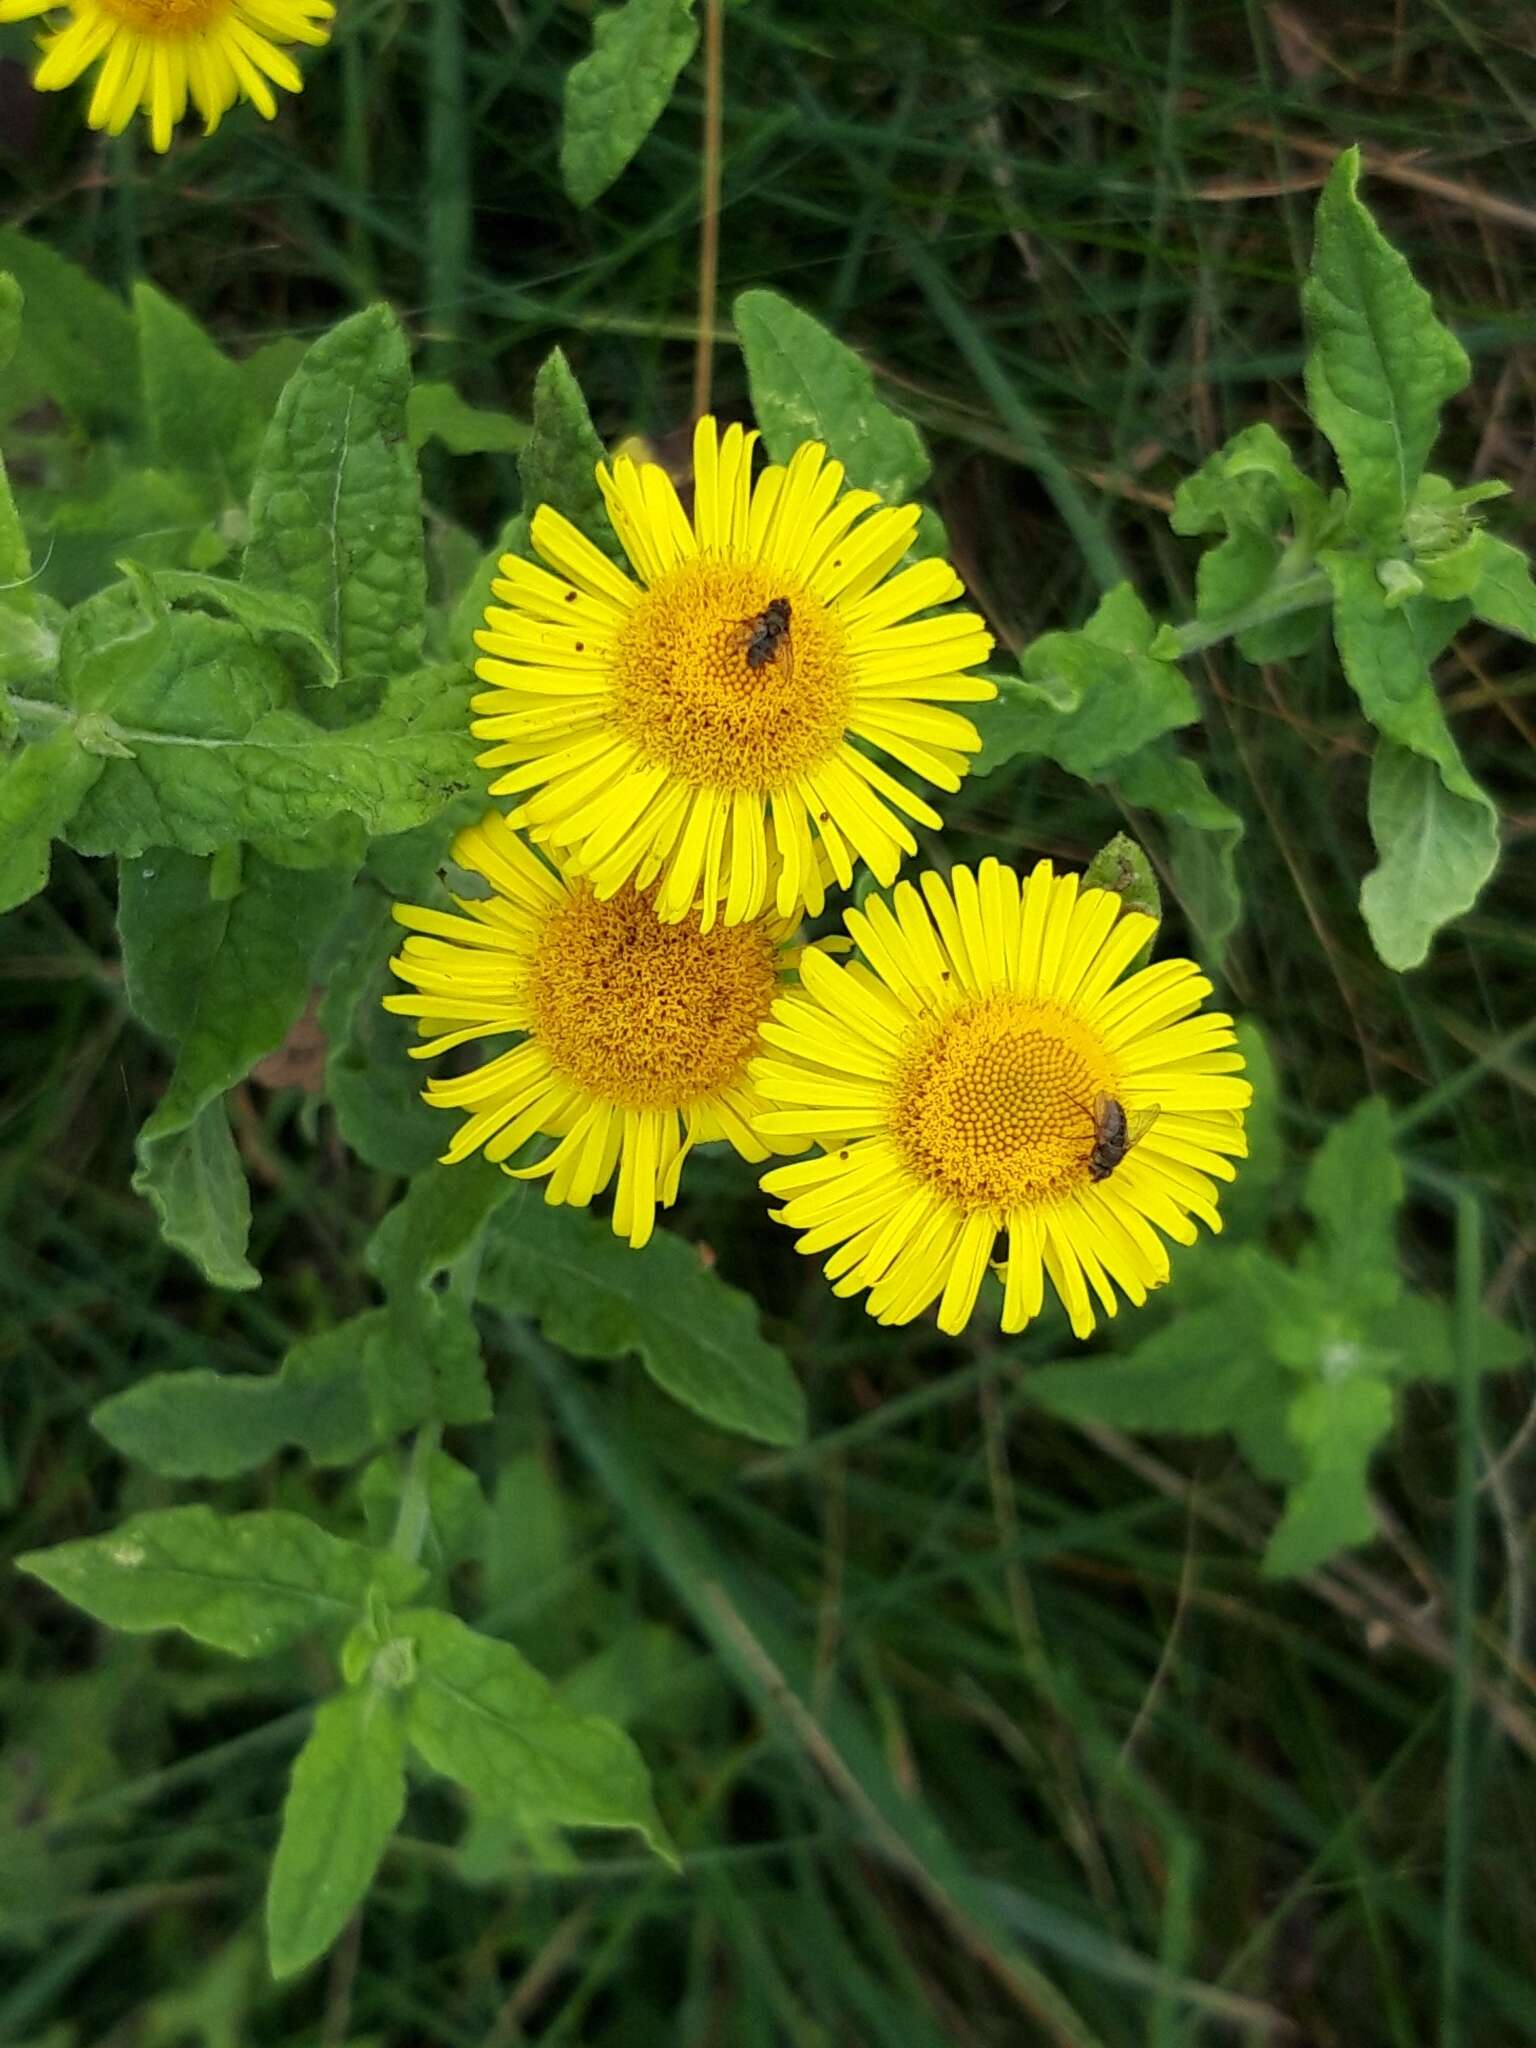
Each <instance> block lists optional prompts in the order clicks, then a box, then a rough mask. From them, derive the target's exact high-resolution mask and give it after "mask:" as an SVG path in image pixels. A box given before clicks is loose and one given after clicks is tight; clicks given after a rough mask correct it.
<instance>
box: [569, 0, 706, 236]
mask: <svg viewBox="0 0 1536 2048" xmlns="http://www.w3.org/2000/svg"><path fill="white" fill-rule="evenodd" d="M698 40H699V30H698V24H697V23H696V22H695V20H694V18H693V0H624V5H623V6H622V7H616V8H611V9H609V10H608V11H607V12H605V13H603V14H599V15H598V16H597V18H596V19H595V21H594V22H593V24H592V52H591V55H590V56H587V57H583V58H582V60H581V62H580V63H579V64H573V65H572V66H571V69H570V70H569V72H568V73H567V74H566V80H565V120H564V125H563V127H562V130H561V134H560V175H561V176H562V178H563V179H564V180H565V189H566V191H567V192H568V193H569V194H570V195H571V198H572V199H573V200H574V201H575V202H576V204H577V205H578V206H590V205H591V204H592V202H593V200H594V199H597V198H598V197H599V196H600V195H601V194H602V193H604V192H606V191H607V189H608V187H609V186H610V185H611V184H612V183H613V181H614V179H615V178H616V177H618V175H619V173H620V172H621V171H622V170H623V169H624V167H625V165H626V164H627V163H629V161H630V159H631V158H632V157H633V156H634V155H635V152H636V151H637V150H638V149H639V147H640V145H641V143H642V142H644V140H645V138H646V137H647V135H649V134H650V132H651V130H652V129H653V128H654V127H655V125H656V123H657V122H658V121H659V120H660V118H661V115H662V112H663V110H664V109H665V107H666V104H667V101H668V100H669V99H670V98H671V97H672V88H673V86H674V85H675V84H676V83H677V76H678V73H679V72H680V71H681V70H682V68H683V66H684V65H685V64H686V63H687V62H688V59H689V58H690V57H691V56H692V55H693V52H694V47H695V45H696V44H697V42H698Z"/></svg>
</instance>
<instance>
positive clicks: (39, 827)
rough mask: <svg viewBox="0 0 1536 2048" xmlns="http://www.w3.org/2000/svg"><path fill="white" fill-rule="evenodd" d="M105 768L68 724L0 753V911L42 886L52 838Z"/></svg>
mask: <svg viewBox="0 0 1536 2048" xmlns="http://www.w3.org/2000/svg"><path fill="white" fill-rule="evenodd" d="M105 766H106V762H105V761H104V760H103V759H102V757H101V755H99V754H88V753H86V752H85V750H84V749H83V748H82V747H81V745H80V743H79V741H78V740H77V739H76V737H75V735H74V732H73V731H72V730H71V729H70V728H68V727H64V728H62V729H61V730H60V731H58V732H55V733H54V734H52V735H51V736H50V737H49V738H48V739H45V740H40V741H38V742H37V743H36V744H35V745H33V746H28V747H20V748H18V749H17V751H16V752H15V753H13V754H11V755H9V756H4V755H0V912H4V911H7V910H14V909H15V908H16V906H17V904H18V903H25V902H26V901H27V899H28V897H30V896H35V895H36V894H37V892H38V890H39V889H41V888H42V886H43V884H44V883H45V882H46V881H47V879H48V867H49V862H50V860H51V858H52V848H53V842H54V840H55V839H57V838H59V837H60V836H61V835H62V834H63V833H64V831H65V829H66V828H67V826H68V824H69V821H70V819H71V818H72V817H73V816H74V814H75V811H76V810H77V808H78V807H79V805H80V804H81V803H82V802H83V801H84V799H85V796H86V794H87V793H88V791H89V790H90V787H91V785H92V783H94V782H95V780H96V778H97V776H98V775H100V774H101V772H102V770H103V768H105Z"/></svg>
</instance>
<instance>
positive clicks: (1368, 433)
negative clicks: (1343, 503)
mask: <svg viewBox="0 0 1536 2048" xmlns="http://www.w3.org/2000/svg"><path fill="white" fill-rule="evenodd" d="M1359 175H1360V152H1359V150H1358V149H1346V150H1345V151H1344V152H1343V154H1342V155H1341V156H1340V157H1339V159H1338V161H1337V163H1335V165H1334V167H1333V170H1332V172H1331V174H1330V176H1329V179H1328V183H1327V184H1326V185H1325V186H1324V188H1323V192H1322V196H1321V197H1320V198H1319V200H1318V204H1317V221H1316V238H1315V240H1314V243H1313V249H1312V268H1311V272H1310V274H1309V276H1308V278H1307V281H1306V283H1305V285H1304V286H1303V287H1302V308H1303V311H1304V313H1305V316H1306V324H1307V339H1308V355H1307V367H1306V377H1307V397H1308V399H1309V401H1310V405H1311V411H1312V416H1313V418H1314V419H1315V420H1316V421H1317V423H1318V425H1319V426H1320V427H1321V428H1322V430H1323V432H1324V433H1325V434H1326V435H1327V436H1328V439H1329V440H1330V441H1331V442H1332V443H1333V450H1334V453H1335V455H1336V456H1337V457H1338V461H1339V468H1340V470H1341V471H1342V472H1343V476H1344V481H1345V483H1346V484H1347V485H1348V486H1349V494H1350V504H1349V521H1350V525H1351V527H1352V528H1353V529H1354V531H1355V532H1357V533H1359V534H1361V535H1363V536H1365V537H1366V538H1367V539H1368V540H1371V541H1373V542H1376V543H1378V544H1379V545H1381V546H1382V547H1384V548H1385V547H1390V545H1391V543H1392V540H1393V538H1394V537H1395V536H1396V535H1397V534H1398V533H1399V532H1400V530H1401V528H1402V523H1403V515H1404V513H1405V512H1406V511H1407V509H1408V505H1409V502H1410V500H1411V499H1412V497H1413V492H1414V486H1415V485H1416V484H1417V483H1418V480H1419V476H1420V474H1421V472H1422V471H1423V468H1424V464H1425V461H1426V459H1427V458H1428V455H1429V451H1430V448H1431V446H1432V445H1433V443H1434V439H1435V435H1436V433H1437V431H1438V429H1439V423H1440V408H1441V406H1442V405H1443V404H1444V402H1445V400H1446V399H1448V398H1449V397H1451V396H1452V394H1453V393H1455V392H1457V391H1460V390H1461V388H1462V387H1463V385H1464V384H1466V382H1467V380H1468V378H1469V377H1470V376H1471V374H1472V372H1471V365H1470V364H1469V363H1468V361H1467V355H1466V351H1465V350H1464V349H1463V348H1462V346H1461V343H1460V342H1459V341H1458V340H1457V339H1456V337H1455V335H1454V334H1452V333H1451V332H1450V330H1449V329H1448V328H1446V327H1443V326H1442V325H1441V324H1440V322H1439V321H1438V320H1437V319H1436V318H1435V313H1434V307H1433V305H1432V303H1431V301H1430V297H1429V294H1428V293H1427V292H1426V291H1425V290H1424V289H1423V288H1422V287H1421V286H1420V285H1418V284H1416V283H1415V282H1414V277H1413V273H1412V271H1411V270H1410V269H1409V268H1408V264H1407V262H1406V260H1405V259H1404V258H1403V257H1402V256H1401V255H1400V254H1399V253H1398V251H1397V250H1396V249H1394V248H1393V247H1392V245H1391V243H1390V242H1388V241H1387V240H1386V238H1385V236H1384V235H1383V234H1382V232H1381V230H1380V229H1379V228H1378V227H1377V225H1376V223H1375V222H1374V221H1373V220H1372V218H1371V216H1370V214H1369V213H1368V212H1367V211H1366V209H1365V207H1364V206H1363V205H1362V204H1361V203H1360V200H1359V199H1358V197H1357V196H1356V192H1355V187H1356V183H1357V181H1358V179H1359Z"/></svg>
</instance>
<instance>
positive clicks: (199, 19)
mask: <svg viewBox="0 0 1536 2048" xmlns="http://www.w3.org/2000/svg"><path fill="white" fill-rule="evenodd" d="M98 4H99V5H100V7H101V8H102V10H103V12H104V13H107V14H111V15H114V16H115V17H116V18H117V20H119V21H120V22H122V23H124V25H125V26H126V27H128V28H131V29H137V30H138V32H139V34H140V35H145V36H166V37H169V38H175V37H180V36H192V35H200V34H201V33H202V32H203V30H205V29H208V28H211V27H212V26H213V25H214V23H215V22H218V21H222V20H223V19H224V17H225V16H226V15H227V14H228V13H229V11H230V0H98Z"/></svg>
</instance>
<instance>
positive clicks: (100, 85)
mask: <svg viewBox="0 0 1536 2048" xmlns="http://www.w3.org/2000/svg"><path fill="white" fill-rule="evenodd" d="M335 12H336V10H335V8H334V7H333V6H332V4H331V0H0V21H28V20H30V19H31V18H32V17H33V16H34V15H59V14H64V13H67V14H68V15H69V17H70V18H69V20H68V21H67V22H66V23H65V24H64V25H63V26H62V27H60V28H59V29H57V30H56V31H55V32H54V33H52V34H50V35H47V36H45V37H44V38H43V39H42V53H43V54H42V59H41V62H40V63H39V65H38V67H37V70H36V72H35V73H34V75H33V79H32V83H33V84H34V85H35V86H37V87H38V89H39V90H40V91H42V92H52V91H55V90H57V89H59V88H60V87H63V86H67V85H73V84H74V82H75V80H76V79H77V78H79V77H80V76H81V74H82V73H83V72H85V71H88V70H89V69H90V67H91V66H92V65H93V64H95V63H97V62H98V60H99V61H100V64H101V69H100V71H99V72H98V73H97V76H96V85H95V89H94V91H93V92H92V94H91V103H90V109H89V111H88V113H87V115H86V119H87V121H88V122H89V123H90V125H91V127H93V128H104V129H105V130H106V131H107V133H108V134H109V135H119V134H121V133H122V131H123V129H125V128H126V127H127V126H128V123H129V122H130V121H131V120H132V119H133V117H134V114H135V113H136V112H138V111H139V109H141V108H142V109H143V111H144V113H145V114H147V115H148V117H149V129H150V139H151V141H152V142H153V144H154V146H155V148H156V149H157V150H162V151H163V150H166V149H169V148H170V145H171V133H172V130H173V129H174V128H175V126H176V123H177V122H178V121H179V120H180V119H181V118H182V116H183V114H185V112H186V111H187V102H188V100H189V99H190V100H191V102H192V104H193V105H194V106H195V107H196V108H197V111H198V112H199V113H200V114H201V115H202V117H203V128H204V132H205V133H207V134H209V135H211V134H212V133H213V131H214V129H215V128H217V127H218V125H219V122H220V121H221V120H222V118H223V116H224V115H225V114H226V113H227V112H228V110H229V109H230V108H231V107H232V106H233V105H234V103H235V101H236V100H238V99H246V100H250V101H251V102H252V104H253V105H254V106H255V108H256V110H257V112H258V113H259V114H261V115H262V116H264V118H265V119H267V120H269V121H270V120H271V119H272V117H273V115H274V114H275V113H276V112H277V101H276V100H275V99H274V97H273V94H272V86H273V85H280V86H281V87H282V88H283V89H284V91H286V92H298V91H300V90H301V89H302V87H303V84H304V81H303V79H302V78H301V77H300V75H299V69H298V66H297V65H296V64H295V63H294V61H293V59H292V58H291V57H290V56H289V55H288V53H287V52H286V51H285V50H283V49H281V48H280V47H279V45H280V44H283V43H323V42H325V40H326V39H327V37H328V36H329V34H330V29H329V27H328V26H326V24H328V23H329V22H330V20H331V18H332V16H333V15H334V14H335Z"/></svg>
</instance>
